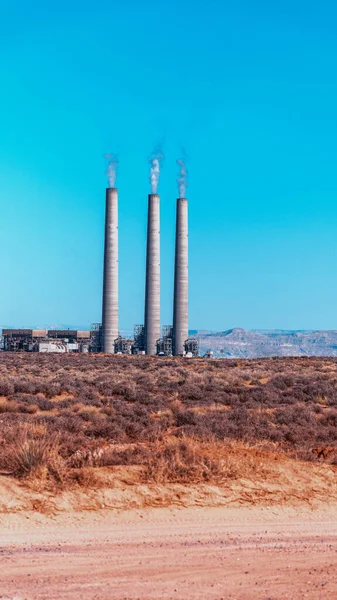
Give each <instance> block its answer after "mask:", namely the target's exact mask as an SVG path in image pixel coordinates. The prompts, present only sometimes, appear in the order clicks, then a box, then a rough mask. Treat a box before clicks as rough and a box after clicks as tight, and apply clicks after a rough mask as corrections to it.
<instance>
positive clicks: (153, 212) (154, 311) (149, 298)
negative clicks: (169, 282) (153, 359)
mask: <svg viewBox="0 0 337 600" xmlns="http://www.w3.org/2000/svg"><path fill="white" fill-rule="evenodd" d="M144 328H145V352H146V354H152V355H153V354H156V343H157V340H158V339H159V337H160V197H159V195H158V194H149V200H148V218H147V245H146V282H145V313H144Z"/></svg>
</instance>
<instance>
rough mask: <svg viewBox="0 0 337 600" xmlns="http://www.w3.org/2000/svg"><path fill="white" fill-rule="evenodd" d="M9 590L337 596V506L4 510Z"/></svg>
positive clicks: (248, 599) (58, 595)
mask: <svg viewBox="0 0 337 600" xmlns="http://www.w3.org/2000/svg"><path fill="white" fill-rule="evenodd" d="M0 598H2V599H4V598H6V599H11V600H12V599H14V598H15V600H28V599H29V600H42V599H45V600H47V599H48V600H52V599H57V600H63V599H69V598H71V599H74V600H75V599H76V600H80V599H81V600H82V599H83V600H89V599H90V600H92V599H97V600H108V599H109V600H111V599H118V600H122V599H123V600H127V599H130V600H131V599H133V600H136V599H153V598H165V599H166V598H167V599H169V598H173V599H184V600H186V599H191V598H193V599H200V600H201V599H203V600H204V599H205V600H215V599H217V600H220V599H221V598H223V599H226V600H227V599H231V600H234V599H236V600H255V599H259V600H281V599H282V600H284V599H286V598H287V599H289V600H290V599H294V600H295V599H296V600H300V599H302V598H308V599H309V600H311V599H312V600H316V599H317V600H318V599H322V600H323V599H324V600H329V599H336V598H337V507H335V508H333V507H330V508H329V509H326V510H323V509H319V510H316V511H312V510H311V509H309V508H306V509H305V508H299V507H298V508H286V509H277V508H275V507H270V508H269V509H268V508H266V507H264V508H261V507H260V508H247V507H242V508H237V509H229V508H219V509H211V508H193V509H181V510H178V509H175V510H170V509H153V510H144V511H137V512H123V513H119V514H118V513H116V512H104V511H102V512H101V513H100V514H92V513H86V514H85V513H81V514H80V515H77V516H76V515H73V516H71V517H70V516H69V515H68V516H62V515H61V516H59V517H57V518H55V519H51V518H48V519H47V518H45V517H37V516H33V515H31V516H30V517H29V516H28V515H26V516H24V515H20V516H16V515H7V516H6V515H3V516H1V517H0Z"/></svg>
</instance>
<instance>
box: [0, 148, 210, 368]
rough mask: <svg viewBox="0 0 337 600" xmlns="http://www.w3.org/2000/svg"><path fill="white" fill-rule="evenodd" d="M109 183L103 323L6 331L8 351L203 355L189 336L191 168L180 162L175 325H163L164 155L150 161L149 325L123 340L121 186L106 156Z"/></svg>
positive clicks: (112, 159)
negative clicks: (188, 183)
mask: <svg viewBox="0 0 337 600" xmlns="http://www.w3.org/2000/svg"><path fill="white" fill-rule="evenodd" d="M106 158H108V159H109V165H108V169H107V175H108V180H109V187H108V188H107V189H106V196H105V229H104V258H103V290H102V323H96V324H94V325H93V326H92V329H91V331H77V330H66V329H65V330H53V329H52V330H49V331H46V330H33V329H3V330H2V337H3V350H5V351H28V352H104V353H106V354H114V353H116V354H148V355H151V356H153V355H157V356H172V355H173V356H187V357H191V356H198V342H197V341H196V340H195V339H189V337H188V201H187V198H186V197H185V191H186V176H187V172H186V168H185V164H184V161H183V160H178V161H177V162H178V164H179V165H180V173H179V178H178V187H179V198H178V199H177V204H176V231H175V261H174V290H173V325H165V326H164V327H163V329H162V335H160V334H161V329H160V327H161V325H160V196H159V194H158V193H157V188H158V182H159V174H160V160H161V158H162V157H161V155H160V154H159V153H157V154H156V155H155V156H154V157H153V158H151V159H150V165H151V166H150V183H151V194H149V196H148V216H147V238H146V273H145V303H144V324H140V325H135V327H134V337H133V339H131V338H123V337H122V336H121V335H120V332H119V323H118V312H119V304H118V190H117V188H116V187H115V180H116V167H117V159H116V158H115V157H114V156H113V155H107V156H106Z"/></svg>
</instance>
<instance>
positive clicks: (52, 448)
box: [8, 424, 66, 484]
mask: <svg viewBox="0 0 337 600" xmlns="http://www.w3.org/2000/svg"><path fill="white" fill-rule="evenodd" d="M59 451H60V444H59V437H58V435H57V434H52V435H50V434H48V432H47V429H46V427H45V426H43V425H38V424H27V425H25V426H24V427H23V428H22V429H21V431H20V433H19V436H18V439H17V440H16V442H15V445H14V446H12V448H11V449H10V451H9V453H8V467H9V468H10V470H11V471H12V474H13V475H14V476H16V477H21V478H31V479H32V480H40V481H41V482H42V481H44V482H53V483H57V484H61V483H62V482H63V480H64V477H65V471H66V465H65V462H64V460H63V459H62V457H61V456H60V453H59Z"/></svg>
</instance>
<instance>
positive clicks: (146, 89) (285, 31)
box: [0, 0, 337, 329]
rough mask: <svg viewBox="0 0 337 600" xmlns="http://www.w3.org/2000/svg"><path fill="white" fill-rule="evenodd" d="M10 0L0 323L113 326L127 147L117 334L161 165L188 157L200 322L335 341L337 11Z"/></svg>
mask: <svg viewBox="0 0 337 600" xmlns="http://www.w3.org/2000/svg"><path fill="white" fill-rule="evenodd" d="M49 4H51V3H46V2H42V1H40V0H35V1H34V2H33V3H31V2H28V1H27V2H26V1H24V0H17V2H15V3H14V2H12V0H0V56H1V62H0V203H1V213H0V214H1V216H0V236H1V254H0V282H1V283H0V285H1V294H0V324H1V325H9V324H13V325H18V326H19V325H26V326H29V325H51V324H58V323H67V324H72V325H89V324H90V323H91V322H94V321H99V320H100V318H101V280H102V253H103V222H104V195H105V186H106V179H105V162H104V159H103V155H104V154H105V153H107V152H116V151H118V153H119V159H120V166H119V172H118V180H117V185H118V188H119V194H120V227H119V231H120V326H121V328H131V327H132V326H133V324H134V323H139V322H142V321H143V300H144V266H145V235H146V206H147V194H148V192H149V182H148V156H149V154H150V153H151V150H152V148H153V147H154V146H155V144H156V143H157V142H158V140H163V148H164V152H165V162H164V165H163V168H162V173H161V179H160V184H159V191H160V194H161V202H162V213H161V217H162V226H161V231H162V322H163V323H170V322H171V320H172V315H171V313H172V281H173V250H174V217H175V215H174V212H175V198H176V196H177V186H176V177H177V169H176V164H175V160H176V158H178V157H179V154H180V148H181V146H183V147H184V148H185V149H186V152H187V154H188V156H189V164H188V168H189V187H188V194H187V195H188V198H189V207H190V327H191V328H208V329H226V328H230V327H233V326H241V327H244V328H294V329H305V328H308V329H316V328H317V329H323V328H329V329H337V276H336V275H337V110H336V107H337V75H336V74H337V68H336V67H337V42H336V35H335V32H336V25H337V7H336V4H335V3H334V2H332V1H331V2H328V1H327V0H322V1H321V2H320V3H318V2H312V1H310V0H308V1H306V2H304V0H303V1H299V0H292V1H291V0H284V1H283V2H269V1H267V0H255V1H254V2H251V1H249V0H244V1H243V0H242V1H240V0H239V1H238V0H236V1H234V0H233V1H228V2H225V1H220V0H216V1H214V0H208V1H207V0H193V1H192V0H185V2H177V1H176V0H172V1H171V2H170V3H158V2H152V1H150V0H144V1H143V2H136V1H127V0H126V1H124V2H114V1H110V2H107V1H105V0H97V1H96V2H95V3H92V2H86V1H81V2H78V1H77V0H72V1H70V2H69V1H68V2H65V1H64V0H59V1H58V2H57V3H53V4H52V5H51V6H48V5H49Z"/></svg>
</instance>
